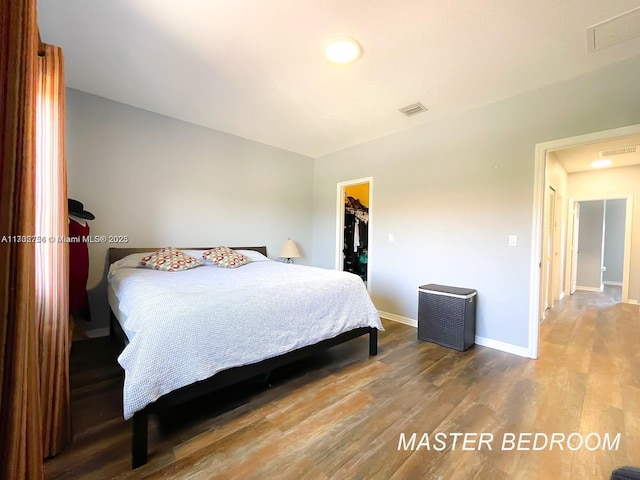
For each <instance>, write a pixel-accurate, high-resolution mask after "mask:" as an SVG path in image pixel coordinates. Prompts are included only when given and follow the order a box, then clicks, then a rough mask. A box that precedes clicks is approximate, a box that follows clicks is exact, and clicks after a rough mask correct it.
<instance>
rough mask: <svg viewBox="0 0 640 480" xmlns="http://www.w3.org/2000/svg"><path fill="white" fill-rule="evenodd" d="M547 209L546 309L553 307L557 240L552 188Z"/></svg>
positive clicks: (553, 190) (545, 247)
mask: <svg viewBox="0 0 640 480" xmlns="http://www.w3.org/2000/svg"><path fill="white" fill-rule="evenodd" d="M545 203H546V208H545V227H546V231H547V235H546V238H545V245H544V262H545V272H544V273H545V277H544V281H545V289H544V309H545V310H547V309H549V308H552V307H553V247H554V243H555V242H554V239H555V230H556V225H555V210H556V191H555V189H554V188H553V187H552V186H549V188H548V189H547V198H546V202H545Z"/></svg>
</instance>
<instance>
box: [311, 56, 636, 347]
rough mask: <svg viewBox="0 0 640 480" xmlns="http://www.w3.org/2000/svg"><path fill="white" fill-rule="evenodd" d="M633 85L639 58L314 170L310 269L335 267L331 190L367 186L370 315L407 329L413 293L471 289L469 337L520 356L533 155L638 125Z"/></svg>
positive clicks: (368, 146)
mask: <svg viewBox="0 0 640 480" xmlns="http://www.w3.org/2000/svg"><path fill="white" fill-rule="evenodd" d="M638 84H640V58H639V57H636V58H634V59H632V60H631V61H626V62H622V63H619V64H616V65H613V66H611V67H608V68H605V69H602V70H599V71H596V72H592V73H590V74H587V75H584V76H581V77H577V78H574V79H571V80H567V81H565V82H562V83H558V84H554V85H551V86H549V87H546V88H543V89H541V90H538V91H535V92H531V93H527V94H523V95H520V96H517V97H514V98H510V99H506V100H503V101H501V102H498V103H494V104H491V105H487V106H484V107H480V108H477V109H475V110H472V111H468V112H465V113H461V114H458V115H455V116H452V117H448V118H445V119H440V120H434V121H433V122H430V123H427V124H424V125H421V126H418V127H415V128H412V129H411V130H407V131H404V132H400V133H397V134H394V135H390V136H388V137H384V138H380V139H376V140H373V141H370V142H367V143H364V144H361V145H357V146H354V147H351V148H348V149H345V150H342V151H340V152H336V153H333V154H330V155H326V156H324V157H321V158H319V159H317V160H316V162H315V175H314V179H315V187H314V224H313V238H314V241H313V249H314V254H313V260H314V264H316V265H318V266H324V267H329V268H331V267H333V265H334V261H335V259H334V256H335V239H336V232H335V215H336V184H337V183H338V182H342V181H346V180H350V179H355V178H361V177H367V176H372V177H373V197H372V206H371V210H372V223H371V234H370V239H369V241H370V246H371V249H370V256H369V261H370V263H369V268H370V269H371V270H370V281H371V289H372V298H373V301H374V303H375V304H376V306H377V307H378V309H380V310H382V311H385V312H389V313H392V314H394V315H399V316H402V317H405V318H408V319H412V320H415V319H416V318H417V295H416V289H417V287H418V286H419V285H421V284H424V283H430V282H434V283H442V284H450V285H455V286H462V287H470V288H476V289H477V290H478V304H477V308H478V310H477V321H478V323H477V329H476V332H477V335H478V336H481V337H484V338H488V339H492V340H496V341H499V342H504V343H506V344H511V345H513V346H516V347H523V348H526V347H527V346H528V321H529V308H530V305H529V292H530V289H531V286H530V280H529V279H530V274H531V272H530V270H531V254H532V252H531V237H532V210H533V209H532V205H533V176H534V152H535V145H536V143H540V142H545V141H550V140H554V139H559V138H566V137H570V136H574V135H580V134H585V133H590V132H596V131H601V130H606V129H610V128H616V127H621V126H625V125H631V124H637V123H640V108H639V107H638V106H639V105H640V89H638V87H637V86H638ZM423 101H424V102H425V103H427V104H428V99H423ZM424 115H429V113H426V114H424ZM389 233H393V234H394V236H395V242H394V243H388V242H387V235H388V234H389ZM509 234H516V235H518V246H517V247H508V244H507V241H508V236H509Z"/></svg>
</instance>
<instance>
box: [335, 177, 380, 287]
mask: <svg viewBox="0 0 640 480" xmlns="http://www.w3.org/2000/svg"><path fill="white" fill-rule="evenodd" d="M372 187H373V178H372V177H367V178H359V179H357V180H349V181H346V182H341V183H338V188H337V193H338V195H337V202H336V203H337V206H336V219H337V222H336V256H335V258H336V270H343V271H346V272H351V273H354V274H356V275H358V276H359V277H360V278H362V280H363V281H364V282H365V285H366V286H367V289H368V290H370V286H371V243H370V242H369V238H370V234H371V205H372V202H371V200H372Z"/></svg>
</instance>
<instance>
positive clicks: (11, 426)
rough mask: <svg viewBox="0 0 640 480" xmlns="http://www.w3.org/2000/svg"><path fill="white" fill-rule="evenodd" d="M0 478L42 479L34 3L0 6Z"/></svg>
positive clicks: (9, 0) (21, 0) (20, 0)
mask: <svg viewBox="0 0 640 480" xmlns="http://www.w3.org/2000/svg"><path fill="white" fill-rule="evenodd" d="M0 14H1V15H0V35H1V37H0V72H1V73H0V105H2V108H0V149H1V151H0V321H1V324H0V349H1V350H0V452H2V461H0V478H29V479H32V478H34V479H38V478H41V477H42V458H43V450H42V422H41V413H40V412H41V410H40V393H39V391H40V388H39V378H40V374H39V366H38V363H39V362H38V350H37V330H36V323H35V321H34V312H35V304H34V298H35V280H34V278H35V277H34V275H35V251H34V244H33V243H27V242H20V241H18V240H21V239H23V237H21V236H25V235H26V236H28V235H35V179H34V169H35V165H34V162H35V142H34V131H35V101H36V82H35V75H36V69H37V51H38V27H37V23H36V0H3V1H2V2H0Z"/></svg>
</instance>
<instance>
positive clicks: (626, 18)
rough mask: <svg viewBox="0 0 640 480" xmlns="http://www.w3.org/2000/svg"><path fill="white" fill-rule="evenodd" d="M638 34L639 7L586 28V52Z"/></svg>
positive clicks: (620, 41) (639, 21) (639, 27)
mask: <svg viewBox="0 0 640 480" xmlns="http://www.w3.org/2000/svg"><path fill="white" fill-rule="evenodd" d="M638 36H640V7H638V8H634V9H633V10H630V11H628V12H626V13H623V14H622V15H618V16H617V17H613V18H610V19H609V20H605V21H604V22H600V23H597V24H595V25H592V26H590V27H589V28H587V52H589V53H593V52H597V51H598V50H602V49H603V48H607V47H611V46H612V45H616V44H618V43H622V42H626V41H627V40H630V39H632V38H634V37H638Z"/></svg>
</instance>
